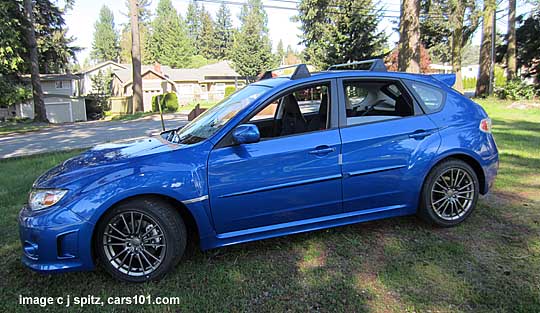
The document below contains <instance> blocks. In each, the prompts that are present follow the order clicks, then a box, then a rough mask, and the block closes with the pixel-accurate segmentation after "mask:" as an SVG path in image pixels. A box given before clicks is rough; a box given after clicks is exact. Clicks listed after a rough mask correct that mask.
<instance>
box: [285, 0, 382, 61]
mask: <svg viewBox="0 0 540 313" xmlns="http://www.w3.org/2000/svg"><path fill="white" fill-rule="evenodd" d="M298 8H299V14H298V16H297V17H296V19H297V20H298V21H300V23H301V26H300V28H301V30H302V32H303V38H302V42H303V43H304V44H305V46H306V49H305V56H306V59H307V61H309V62H310V63H311V64H313V65H315V66H316V67H318V68H320V69H324V68H326V67H328V66H329V65H331V64H337V63H345V62H350V61H359V60H362V59H366V58H373V57H375V56H378V55H380V54H382V53H383V50H384V47H385V43H386V35H385V34H384V32H382V31H379V30H378V24H379V21H380V19H381V16H380V13H379V11H377V9H376V8H375V5H374V4H373V2H372V1H371V0H353V1H346V0H337V1H334V2H329V1H326V0H302V1H301V2H300V4H299V6H298Z"/></svg>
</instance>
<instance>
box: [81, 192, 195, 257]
mask: <svg viewBox="0 0 540 313" xmlns="http://www.w3.org/2000/svg"><path fill="white" fill-rule="evenodd" d="M149 198H150V199H155V200H160V201H165V202H167V203H169V204H171V205H172V206H173V207H174V208H175V209H176V211H177V212H178V214H180V216H181V217H182V219H183V221H184V223H185V225H186V228H187V234H188V238H187V240H188V245H190V243H195V244H198V242H199V240H200V231H199V225H198V224H197V221H196V219H195V217H194V216H193V214H192V213H191V211H190V210H189V209H188V208H187V207H186V205H185V204H184V203H182V201H179V200H178V199H176V198H174V197H171V196H169V195H164V194H160V193H142V194H137V195H132V196H128V197H125V198H122V199H119V200H117V201H115V202H114V203H112V204H111V205H109V206H108V207H107V208H106V209H105V210H103V211H102V212H101V214H100V216H99V218H98V219H97V221H96V223H95V225H94V229H93V230H92V241H91V246H92V248H91V249H92V258H93V259H94V260H96V251H95V249H96V245H95V242H96V230H97V225H99V223H101V221H102V220H103V217H104V216H105V213H107V212H108V211H109V210H111V209H112V208H113V207H115V206H117V205H120V204H122V203H125V202H128V201H132V200H135V199H149Z"/></svg>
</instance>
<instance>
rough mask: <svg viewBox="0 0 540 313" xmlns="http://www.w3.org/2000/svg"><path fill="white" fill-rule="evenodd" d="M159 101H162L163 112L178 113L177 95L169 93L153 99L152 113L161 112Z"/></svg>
mask: <svg viewBox="0 0 540 313" xmlns="http://www.w3.org/2000/svg"><path fill="white" fill-rule="evenodd" d="M158 99H160V102H161V103H160V104H161V110H162V111H163V112H176V111H178V97H177V96H176V93H174V92H169V93H166V94H163V95H155V96H153V97H152V111H154V112H159V107H158Z"/></svg>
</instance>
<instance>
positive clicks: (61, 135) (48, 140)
mask: <svg viewBox="0 0 540 313" xmlns="http://www.w3.org/2000/svg"><path fill="white" fill-rule="evenodd" d="M164 117H165V127H166V128H173V127H178V126H181V125H184V124H185V123H187V116H186V115H183V114H166V115H164ZM160 130H161V121H160V118H159V115H152V116H147V117H144V118H141V119H137V120H132V121H91V122H81V123H73V124H64V125H58V126H54V127H50V128H46V129H42V130H39V131H35V132H29V133H22V134H12V135H7V136H2V137H0V159H5V158H12V157H16V156H24V155H31V154H36V153H43V152H52V151H60V150H69V149H75V148H88V147H93V146H95V145H97V144H100V143H105V142H110V141H120V140H126V139H132V138H141V137H146V136H148V135H149V134H150V133H156V132H159V131H160Z"/></svg>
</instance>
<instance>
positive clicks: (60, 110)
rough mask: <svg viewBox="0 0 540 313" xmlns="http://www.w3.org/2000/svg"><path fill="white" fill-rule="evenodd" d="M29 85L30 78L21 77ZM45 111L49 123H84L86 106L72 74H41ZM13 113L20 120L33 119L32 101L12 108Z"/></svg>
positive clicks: (76, 79)
mask: <svg viewBox="0 0 540 313" xmlns="http://www.w3.org/2000/svg"><path fill="white" fill-rule="evenodd" d="M23 79H24V80H25V81H27V82H28V83H30V76H25V77H23ZM40 81H41V88H42V90H43V96H44V99H43V100H44V102H45V111H46V113H47V119H48V120H49V122H51V123H67V122H77V121H86V105H85V102H84V98H83V97H81V96H80V93H79V90H80V89H79V88H80V79H79V76H76V75H73V74H41V75H40ZM13 113H14V114H15V116H17V117H21V118H30V119H33V118H34V102H33V101H32V100H30V101H28V102H25V103H20V104H17V105H15V106H14V108H13Z"/></svg>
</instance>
